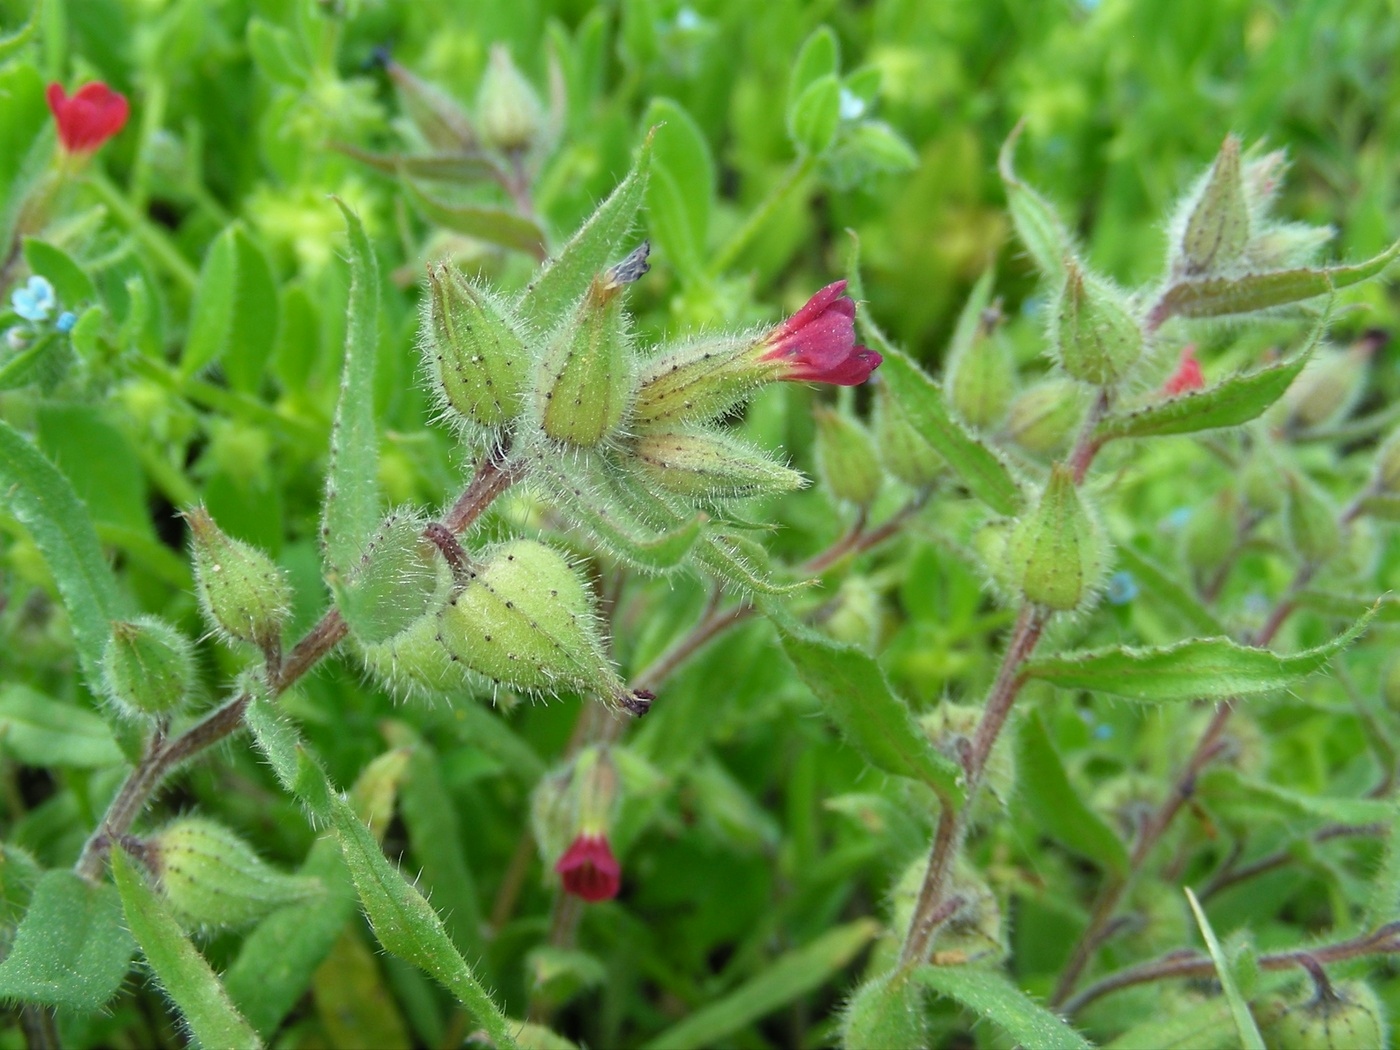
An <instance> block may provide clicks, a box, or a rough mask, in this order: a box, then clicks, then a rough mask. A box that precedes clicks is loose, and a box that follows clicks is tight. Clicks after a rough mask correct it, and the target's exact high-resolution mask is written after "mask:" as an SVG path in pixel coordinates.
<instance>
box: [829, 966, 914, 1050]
mask: <svg viewBox="0 0 1400 1050" xmlns="http://www.w3.org/2000/svg"><path fill="white" fill-rule="evenodd" d="M841 1033H842V1034H841V1045H842V1046H846V1047H897V1046H906V1047H912V1046H927V1045H928V1015H927V1012H926V1011H925V1010H924V995H923V991H922V989H921V988H920V987H919V985H918V983H917V982H915V981H912V980H910V979H909V973H908V971H906V970H898V969H896V970H892V971H890V972H889V973H885V974H882V975H881V976H879V977H876V978H874V979H872V980H869V981H866V982H865V983H864V984H863V985H861V986H860V987H859V988H857V989H856V991H855V994H854V995H852V996H851V1000H850V1002H848V1003H847V1004H846V1009H845V1011H844V1012H843V1013H842V1015H841Z"/></svg>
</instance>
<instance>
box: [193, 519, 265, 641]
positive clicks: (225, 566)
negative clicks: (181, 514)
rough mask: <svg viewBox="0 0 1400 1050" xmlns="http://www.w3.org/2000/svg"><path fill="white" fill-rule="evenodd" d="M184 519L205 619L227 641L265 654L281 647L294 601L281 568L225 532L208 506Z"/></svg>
mask: <svg viewBox="0 0 1400 1050" xmlns="http://www.w3.org/2000/svg"><path fill="white" fill-rule="evenodd" d="M185 520H186V521H188V522H189V525H190V535H191V537H192V540H193V543H192V555H193V561H194V575H195V581H196V583H197V585H198V590H199V603H200V605H201V607H202V608H203V609H204V615H205V617H206V618H207V619H208V620H209V621H210V622H211V623H212V624H214V625H215V627H216V628H218V630H219V631H220V632H221V633H222V634H224V635H225V636H227V637H228V638H234V639H237V640H238V641H241V642H250V643H252V644H253V645H256V646H259V647H261V648H262V649H264V650H267V649H270V648H273V647H276V646H278V645H280V644H281V634H282V625H283V623H285V622H286V619H287V614H288V611H289V610H290V608H291V600H292V591H291V586H290V585H289V584H288V583H287V579H286V576H285V575H284V574H283V572H282V570H281V569H280V568H278V567H277V565H275V564H274V563H273V561H272V559H271V558H269V557H268V556H267V555H266V554H264V553H263V552H262V551H260V550H258V549H257V548H256V547H253V546H250V545H249V544H247V543H244V542H243V541H242V540H236V539H234V538H233V537H231V536H229V535H227V534H226V533H224V531H223V530H222V529H220V528H219V526H218V525H216V524H215V523H214V519H213V518H211V517H210V516H209V512H208V511H207V510H205V509H204V508H203V507H196V508H195V509H194V510H192V511H190V512H189V513H188V514H186V515H185Z"/></svg>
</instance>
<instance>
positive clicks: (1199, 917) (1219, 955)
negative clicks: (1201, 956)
mask: <svg viewBox="0 0 1400 1050" xmlns="http://www.w3.org/2000/svg"><path fill="white" fill-rule="evenodd" d="M1182 891H1183V892H1184V893H1185V894H1186V899H1187V900H1188V901H1189V902H1190V903H1191V911H1192V912H1193V913H1194V914H1195V916H1196V925H1198V926H1199V927H1200V928H1201V936H1202V937H1204V938H1205V941H1206V948H1207V950H1208V951H1209V952H1210V957H1211V960H1212V961H1213V962H1214V963H1215V974H1216V976H1217V977H1219V978H1220V988H1221V991H1223V992H1224V993H1225V999H1226V1001H1227V1002H1229V1004H1230V1013H1231V1014H1232V1015H1233V1016H1234V1018H1235V1031H1236V1032H1237V1033H1238V1034H1239V1037H1240V1043H1241V1045H1243V1047H1244V1050H1265V1047H1264V1037H1263V1036H1261V1035H1260V1034H1259V1027H1258V1025H1256V1024H1255V1023H1254V1015H1253V1014H1251V1013H1250V1012H1249V1003H1247V1002H1245V998H1244V996H1243V995H1241V994H1240V989H1239V986H1238V985H1237V984H1236V983H1235V968H1234V967H1233V966H1231V965H1230V961H1229V960H1228V959H1226V958H1225V953H1224V952H1223V951H1221V949H1220V941H1219V940H1217V939H1216V936H1215V931H1214V930H1213V929H1211V927H1210V920H1209V919H1207V918H1206V913H1205V912H1204V911H1202V910H1201V902H1200V901H1198V900H1197V899H1196V895H1195V894H1194V893H1192V892H1191V887H1190V886H1183V887H1182Z"/></svg>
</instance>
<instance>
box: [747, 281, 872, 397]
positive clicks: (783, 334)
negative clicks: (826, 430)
mask: <svg viewBox="0 0 1400 1050" xmlns="http://www.w3.org/2000/svg"><path fill="white" fill-rule="evenodd" d="M845 290H846V282H845V281H837V282H836V283H835V284H829V285H827V286H826V287H825V288H823V289H822V290H821V291H819V292H818V293H817V294H816V295H814V296H812V298H810V299H808V300H807V305H805V306H804V307H802V309H800V310H798V311H797V313H795V314H793V315H792V316H791V317H789V318H788V319H787V320H786V321H784V322H783V323H782V324H780V325H778V327H776V328H774V329H773V331H771V332H769V333H768V335H767V336H766V337H765V338H764V340H763V342H762V343H761V344H760V345H761V346H763V347H764V352H763V354H762V356H761V357H760V358H759V360H760V361H767V362H775V363H779V364H780V365H781V371H780V374H779V375H778V378H779V379H785V380H789V381H791V382H795V383H831V384H833V385H835V386H856V385H857V384H859V383H864V382H865V381H866V380H867V379H869V378H870V373H871V372H873V371H875V369H876V368H878V367H879V366H880V361H881V357H880V355H879V354H877V353H876V352H875V351H874V350H869V349H867V348H865V347H863V346H857V345H856V326H855V317H856V303H855V300H854V299H852V298H851V297H850V296H849V295H844V294H842V293H844V292H845Z"/></svg>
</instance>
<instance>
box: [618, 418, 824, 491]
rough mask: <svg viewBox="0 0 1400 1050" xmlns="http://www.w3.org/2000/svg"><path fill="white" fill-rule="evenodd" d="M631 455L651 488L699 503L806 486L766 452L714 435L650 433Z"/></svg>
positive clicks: (638, 441)
mask: <svg viewBox="0 0 1400 1050" xmlns="http://www.w3.org/2000/svg"><path fill="white" fill-rule="evenodd" d="M630 452H631V454H632V461H633V462H634V463H635V465H636V467H637V470H638V473H639V474H640V475H641V476H642V477H643V478H644V479H645V480H646V481H647V482H648V483H649V484H654V485H656V486H657V487H658V488H662V489H665V490H666V491H667V492H674V493H676V494H677V495H681V496H688V497H690V498H691V499H696V500H721V499H734V498H738V497H741V496H764V495H770V494H773V493H778V492H790V491H792V490H793V489H799V488H801V487H802V486H803V485H805V484H806V482H807V479H806V478H804V477H803V476H802V475H801V474H799V473H798V472H797V471H795V470H789V469H788V468H787V467H785V466H783V465H782V464H780V463H775V462H774V461H773V460H772V459H771V458H770V457H769V456H768V455H767V454H766V453H765V452H763V450H761V449H759V448H756V447H754V446H753V445H750V444H748V443H747V442H744V441H740V440H739V439H738V438H734V437H730V436H729V435H727V434H721V433H718V432H716V431H712V430H683V431H648V432H646V433H643V434H641V435H640V436H638V438H637V439H636V441H634V442H633V444H632V446H631V449H630Z"/></svg>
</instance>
